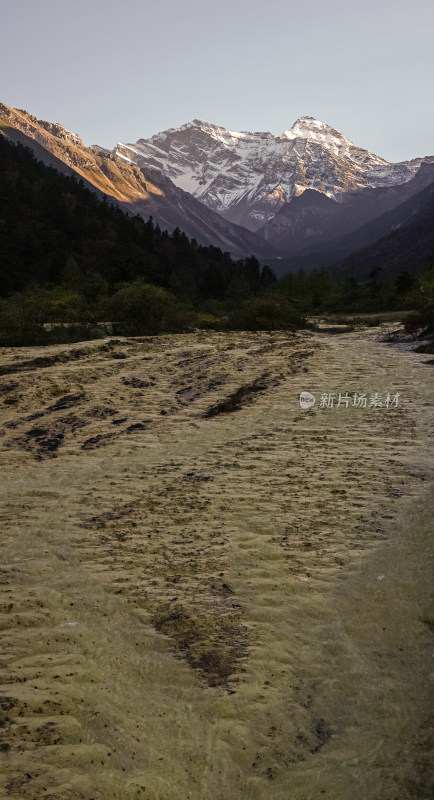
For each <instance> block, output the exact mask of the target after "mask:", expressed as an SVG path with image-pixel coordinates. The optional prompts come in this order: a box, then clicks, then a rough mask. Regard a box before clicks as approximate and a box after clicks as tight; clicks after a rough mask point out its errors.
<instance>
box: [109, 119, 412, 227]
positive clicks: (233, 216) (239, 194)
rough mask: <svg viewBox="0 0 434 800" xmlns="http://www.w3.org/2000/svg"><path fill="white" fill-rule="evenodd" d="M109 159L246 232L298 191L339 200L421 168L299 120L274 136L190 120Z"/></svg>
mask: <svg viewBox="0 0 434 800" xmlns="http://www.w3.org/2000/svg"><path fill="white" fill-rule="evenodd" d="M114 152H115V153H116V155H118V156H119V157H120V158H122V159H123V160H124V161H126V162H128V163H134V164H137V165H139V166H141V167H149V166H152V167H155V168H157V169H159V170H161V172H163V174H165V175H167V176H168V177H169V178H170V179H171V180H172V181H173V182H174V183H175V184H176V185H177V186H179V187H181V188H182V189H184V190H185V191H188V192H190V193H191V194H193V195H194V197H196V198H197V199H198V200H201V201H202V202H203V203H205V205H207V206H208V208H210V209H212V210H213V211H217V212H219V213H220V214H221V215H222V216H224V217H225V218H226V219H229V220H230V221H231V222H235V223H236V224H238V225H244V226H245V227H247V228H249V229H250V230H257V229H258V228H260V227H261V226H262V225H264V224H265V223H267V222H268V221H269V220H270V219H272V218H273V217H274V215H275V214H276V213H277V212H278V211H279V209H280V208H281V207H282V204H284V203H285V202H288V201H290V200H291V199H292V198H293V197H294V196H296V195H299V194H301V193H302V192H303V191H304V190H305V189H316V190H317V191H319V192H322V193H323V194H326V195H328V196H329V197H331V198H335V199H339V194H340V193H341V192H348V191H351V190H354V189H360V188H364V187H376V186H390V185H394V184H401V183H405V182H406V181H408V180H410V179H411V178H412V177H413V175H414V174H415V173H416V171H417V169H418V168H419V166H420V164H421V162H422V161H423V159H415V160H414V161H412V162H403V163H400V164H390V163H389V162H387V161H386V160H385V159H384V158H380V157H379V156H376V155H375V154H373V153H371V152H369V150H365V149H363V148H361V147H357V146H356V145H355V144H353V142H351V141H350V140H349V139H347V138H346V136H344V135H343V134H342V133H340V132H339V131H338V130H336V129H335V128H333V127H332V126H330V125H327V124H326V123H324V122H320V121H319V120H316V119H314V118H313V117H307V116H305V117H299V119H297V120H296V122H295V123H294V125H293V126H292V127H291V128H290V129H288V130H286V131H284V132H283V133H282V134H281V135H280V136H276V135H274V134H272V133H267V132H256V133H251V132H247V131H242V132H238V131H230V130H228V129H226V128H223V127H220V126H218V125H213V124H211V123H208V122H203V121H202V120H199V119H195V120H193V122H191V123H188V124H186V125H181V127H179V128H170V129H169V130H167V131H163V132H161V133H157V134H155V135H154V136H152V137H151V138H150V139H139V140H138V141H137V142H136V143H135V144H122V143H119V144H118V145H117V147H116V148H115V151H114Z"/></svg>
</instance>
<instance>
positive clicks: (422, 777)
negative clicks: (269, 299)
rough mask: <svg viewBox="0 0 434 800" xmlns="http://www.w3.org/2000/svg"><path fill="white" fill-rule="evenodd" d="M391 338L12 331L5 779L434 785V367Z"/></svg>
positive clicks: (145, 792)
mask: <svg viewBox="0 0 434 800" xmlns="http://www.w3.org/2000/svg"><path fill="white" fill-rule="evenodd" d="M378 335H379V331H378V330H373V329H369V331H361V332H360V331H359V332H357V333H345V334H341V335H340V336H338V337H337V336H327V335H321V334H319V335H315V334H311V333H303V334H297V335H295V334H293V335H287V334H284V333H273V334H267V333H261V334H248V333H233V334H218V333H200V334H191V335H186V336H176V337H175V336H173V337H171V336H165V337H156V338H147V339H144V340H118V341H117V342H114V343H111V344H108V345H107V346H106V347H105V348H103V349H102V348H101V343H99V344H97V343H95V345H93V344H90V345H89V346H88V347H84V348H83V345H81V346H80V349H81V350H82V351H83V352H81V353H80V357H79V358H71V359H70V360H68V359H67V358H66V357H65V356H67V353H68V352H69V351H71V352H72V351H75V350H76V349H77V346H72V347H71V348H68V347H65V346H59V347H51V348H47V353H48V354H56V353H61V354H62V359H61V360H59V361H56V360H53V361H52V362H50V365H49V366H45V367H40V366H36V367H35V368H33V367H31V366H29V367H28V369H25V370H22V371H20V370H19V369H18V367H19V364H20V363H21V364H22V363H24V362H26V361H27V362H31V361H32V359H34V358H35V357H37V356H38V355H40V354H41V351H40V350H38V349H37V348H29V349H24V348H23V349H21V350H18V351H17V350H15V351H13V350H7V351H3V353H2V363H3V364H4V365H8V366H9V367H10V369H9V371H8V374H5V375H4V376H3V377H2V378H1V381H2V383H1V385H0V392H1V395H0V397H2V398H3V399H4V400H7V398H8V396H10V395H11V394H13V396H14V397H16V402H14V403H13V404H10V403H9V404H8V403H5V402H2V403H1V407H2V408H3V412H2V415H3V425H2V428H1V431H2V438H1V439H0V443H1V458H2V463H3V472H2V486H1V492H2V512H1V513H2V523H3V525H2V527H3V533H2V554H3V583H2V589H1V603H2V616H1V628H2V631H1V637H2V652H3V656H2V678H1V680H2V684H1V687H0V702H1V713H2V722H1V728H0V739H1V740H2V745H1V747H2V751H1V753H0V757H1V759H2V762H3V763H2V766H3V771H2V777H1V779H0V795H1V796H2V797H3V796H4V797H11V798H14V800H17V798H19V800H29V799H31V800H36V799H39V798H51V799H52V800H54V799H56V800H91V798H95V800H108V798H118V799H119V800H132V799H133V798H138V797H139V798H146V800H187V798H190V800H234V798H241V799H242V800H268V799H270V800H271V799H272V800H288V798H291V800H317V799H318V800H320V799H321V798H323V797H325V798H330V799H331V798H333V800H349V798H351V797H357V798H358V799H360V800H410V799H411V800H413V799H414V798H423V799H424V800H425V798H426V800H428V798H429V797H431V796H432V781H433V773H432V771H430V770H431V763H432V760H431V758H430V751H431V749H432V747H433V737H432V717H431V718H430V705H429V698H430V695H431V692H432V678H433V664H434V662H433V658H432V652H433V646H432V619H433V607H432V596H431V594H430V592H431V586H432V541H431V539H430V537H431V536H432V511H433V504H434V503H433V500H432V476H433V467H432V464H433V458H432V456H433V446H432V442H433V438H432V434H433V429H432V417H431V413H432V406H431V402H432V367H431V366H430V365H427V364H426V363H425V362H427V361H428V360H429V358H428V357H427V356H424V355H421V354H415V353H411V352H407V351H405V350H403V349H402V348H394V347H391V346H390V345H386V344H382V343H381V342H379V341H378ZM106 344H107V343H106ZM33 366H35V365H33ZM264 375H267V387H266V388H265V389H264V390H261V391H258V392H255V393H253V396H252V395H250V396H249V398H248V402H247V401H246V402H245V403H242V404H241V407H240V408H238V410H234V411H232V412H229V413H221V414H218V415H216V416H209V415H207V412H208V411H209V409H211V408H213V407H216V406H219V404H222V403H223V404H224V402H225V400H227V398H230V397H231V396H234V394H235V393H236V392H237V390H239V389H240V387H243V386H248V385H255V382H257V381H259V380H261V382H262V381H263V380H264V378H263V376H264ZM261 385H262V383H261ZM302 390H308V391H311V392H313V393H314V394H315V395H316V396H317V397H319V395H320V393H321V392H322V391H324V392H336V393H338V392H347V391H348V392H349V393H352V392H353V391H358V392H360V391H367V392H368V393H371V392H382V393H384V394H385V393H387V392H388V391H393V392H400V401H399V405H398V408H389V409H386V408H384V407H383V408H377V409H372V408H371V409H370V408H366V409H363V408H353V407H351V406H350V407H349V408H345V407H341V408H325V409H321V408H319V407H318V402H317V404H316V405H315V407H314V408H312V409H310V410H308V411H302V410H301V409H300V407H299V403H298V396H299V393H300V391H302ZM244 399H246V398H244V396H243V400H244ZM53 408H54V410H53ZM35 430H37V431H39V433H38V434H37V435H36V434H35V433H34V431H35ZM41 431H42V433H41Z"/></svg>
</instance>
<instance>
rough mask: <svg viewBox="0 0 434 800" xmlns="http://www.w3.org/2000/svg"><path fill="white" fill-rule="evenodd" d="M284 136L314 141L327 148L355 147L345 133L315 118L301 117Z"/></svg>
mask: <svg viewBox="0 0 434 800" xmlns="http://www.w3.org/2000/svg"><path fill="white" fill-rule="evenodd" d="M282 136H283V137H284V138H286V139H312V140H314V141H316V142H318V143H319V144H322V145H325V146H326V147H327V146H329V147H334V146H336V145H337V144H339V145H342V144H349V145H351V146H353V143H352V142H350V140H349V139H347V137H346V136H344V135H343V133H341V132H340V131H338V130H336V128H333V127H332V126H331V125H328V123H327V122H321V121H320V120H319V119H315V117H307V116H306V117H299V118H298V119H297V120H296V121H295V122H294V124H293V126H292V127H291V128H290V129H289V130H287V131H284V132H283V134H282Z"/></svg>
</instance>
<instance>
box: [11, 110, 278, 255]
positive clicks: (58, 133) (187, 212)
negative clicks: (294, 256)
mask: <svg viewBox="0 0 434 800" xmlns="http://www.w3.org/2000/svg"><path fill="white" fill-rule="evenodd" d="M2 134H3V135H5V136H7V138H8V139H10V140H11V141H14V142H20V143H21V144H23V145H24V146H26V147H30V148H31V149H32V150H33V152H34V153H35V155H36V157H37V158H38V159H39V160H40V161H43V162H44V163H45V164H47V165H50V166H53V167H54V168H55V169H57V170H58V171H60V172H64V173H66V174H68V175H75V176H79V177H80V178H82V179H83V180H84V181H85V182H86V184H87V186H88V187H89V188H92V189H93V190H95V191H96V192H98V193H99V194H100V195H101V196H102V195H106V196H107V197H109V198H111V199H112V200H114V201H116V202H117V203H119V204H120V205H121V206H122V208H123V209H124V210H126V211H127V212H128V213H131V214H140V216H142V217H143V218H144V219H148V218H149V216H152V217H153V219H154V222H157V223H158V224H159V225H160V227H162V228H164V229H167V230H169V231H173V230H174V229H175V228H176V227H179V228H181V230H183V231H184V232H185V233H186V234H187V236H189V237H190V238H195V239H196V240H197V241H198V242H199V243H200V244H203V245H210V244H211V245H214V246H215V247H220V248H221V249H222V250H224V251H226V250H227V251H229V252H230V253H232V255H234V256H235V257H237V258H239V257H245V256H249V255H252V254H253V253H254V254H256V255H257V256H258V257H259V258H262V259H268V258H270V257H272V256H273V255H276V253H277V251H276V252H275V251H274V248H273V246H272V244H271V243H267V241H266V240H265V238H264V237H263V236H259V235H257V234H255V233H253V232H252V231H249V230H246V229H245V228H243V227H241V226H239V225H234V224H233V223H231V222H230V220H226V219H223V218H222V217H221V215H220V214H217V213H216V212H214V211H213V210H212V209H210V208H207V207H206V206H205V205H204V204H203V203H201V202H200V201H199V200H197V199H196V198H195V197H192V195H191V194H189V193H188V192H185V191H183V189H182V188H180V187H178V186H175V184H174V183H173V182H172V181H171V180H170V179H169V178H168V177H167V176H166V175H163V174H162V173H161V172H160V171H159V170H157V169H154V168H151V167H138V166H136V165H135V164H132V163H128V162H126V161H125V159H121V158H118V157H117V156H116V154H114V153H112V152H110V151H108V150H105V149H104V148H102V147H98V146H97V145H95V146H94V147H86V146H85V145H84V143H83V142H82V140H81V139H80V137H79V136H78V134H75V133H71V132H70V131H68V130H67V129H66V128H64V127H63V126H62V125H59V124H53V123H51V122H46V121H45V120H40V119H37V118H36V117H35V116H33V115H32V114H29V113H28V112H27V111H23V110H19V109H15V108H10V107H9V106H6V105H4V104H3V103H0V135H2Z"/></svg>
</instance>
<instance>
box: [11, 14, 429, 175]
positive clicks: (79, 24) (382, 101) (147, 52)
mask: <svg viewBox="0 0 434 800" xmlns="http://www.w3.org/2000/svg"><path fill="white" fill-rule="evenodd" d="M0 10H1V41H2V45H1V52H2V70H1V91H0V100H1V101H3V102H5V103H6V104H7V105H10V106H14V107H16V108H25V109H26V110H28V111H30V112H31V113H33V114H35V115H36V116H37V117H38V118H40V119H46V120H49V121H50V122H60V123H61V124H62V125H64V126H65V127H66V128H68V129H70V130H72V131H73V132H74V133H78V134H79V135H80V136H81V138H82V139H83V140H84V142H85V143H86V144H95V143H96V144H100V145H103V146H105V147H113V146H114V145H115V144H116V142H118V141H123V142H134V141H136V140H137V139H138V138H140V137H144V138H147V137H149V136H152V134H154V133H157V132H158V131H161V130H165V129H166V128H170V127H177V126H178V125H181V124H183V123H185V122H190V121H191V120H192V119H194V118H199V119H203V120H206V121H208V122H214V123H216V124H218V125H223V126H225V127H227V128H230V129H231V130H253V131H266V130H268V131H271V132H272V133H275V134H280V133H282V132H283V131H284V130H285V129H288V128H290V127H291V125H292V124H293V123H294V122H295V120H296V119H297V117H299V116H303V115H310V116H313V117H316V118H317V119H320V120H322V121H323V122H328V123H329V124H331V125H333V126H334V127H336V128H338V129H339V130H340V131H342V133H344V134H345V135H346V136H348V138H349V139H352V141H354V142H355V143H356V144H358V145H360V146H361V147H366V148H368V149H369V150H371V151H372V152H375V153H377V154H378V155H380V156H383V157H384V158H387V159H388V160H390V161H400V160H404V159H408V158H413V157H415V156H423V155H434V103H433V99H434V98H433V94H434V44H433V31H434V2H432V0H411V2H410V0H405V2H404V0H375V1H374V0H360V2H358V3H355V2H354V1H353V0H304V1H303V0H296V1H295V2H293V0H262V1H261V2H257V0H220V1H218V0H216V1H215V2H210V1H209V0H179V1H178V2H174V0H154V1H153V2H149V0H119V1H118V2H114V0H74V2H70V1H68V2H65V0H0Z"/></svg>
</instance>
